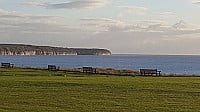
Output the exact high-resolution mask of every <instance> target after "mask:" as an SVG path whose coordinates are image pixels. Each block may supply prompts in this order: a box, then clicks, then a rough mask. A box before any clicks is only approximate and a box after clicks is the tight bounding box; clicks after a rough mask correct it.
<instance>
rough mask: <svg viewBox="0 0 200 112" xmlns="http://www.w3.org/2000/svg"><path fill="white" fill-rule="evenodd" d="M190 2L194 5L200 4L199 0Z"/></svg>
mask: <svg viewBox="0 0 200 112" xmlns="http://www.w3.org/2000/svg"><path fill="white" fill-rule="evenodd" d="M192 3H193V4H196V5H200V0H193V1H192Z"/></svg>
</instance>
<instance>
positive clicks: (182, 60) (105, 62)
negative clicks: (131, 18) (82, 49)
mask: <svg viewBox="0 0 200 112" xmlns="http://www.w3.org/2000/svg"><path fill="white" fill-rule="evenodd" d="M0 62H1V63H13V64H15V66H21V67H47V65H56V66H59V67H60V68H80V67H83V66H91V67H99V68H114V69H128V70H139V69H141V68H143V69H158V70H161V71H162V73H166V74H188V75H200V56H196V55H195V56H193V55H139V54H128V55H125V54H123V55H122V54H114V55H111V56H89V55H82V56H81V55H79V56H0Z"/></svg>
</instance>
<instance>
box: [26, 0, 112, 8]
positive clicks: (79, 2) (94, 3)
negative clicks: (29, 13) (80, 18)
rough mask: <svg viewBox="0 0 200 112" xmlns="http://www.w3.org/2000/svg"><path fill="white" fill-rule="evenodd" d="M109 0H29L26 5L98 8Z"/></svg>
mask: <svg viewBox="0 0 200 112" xmlns="http://www.w3.org/2000/svg"><path fill="white" fill-rule="evenodd" d="M110 1H111V0H75V1H68V2H64V3H48V2H47V3H38V2H29V3H26V4H27V5H32V6H40V7H44V8H50V9H81V8H99V7H104V6H105V5H106V4H107V3H109V2H110Z"/></svg>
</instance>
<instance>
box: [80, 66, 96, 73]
mask: <svg viewBox="0 0 200 112" xmlns="http://www.w3.org/2000/svg"><path fill="white" fill-rule="evenodd" d="M83 73H91V74H93V73H96V68H92V67H83Z"/></svg>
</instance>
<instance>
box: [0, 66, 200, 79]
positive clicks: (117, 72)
mask: <svg viewBox="0 0 200 112" xmlns="http://www.w3.org/2000/svg"><path fill="white" fill-rule="evenodd" d="M0 69H2V67H0ZM3 69H13V70H14V69H30V70H45V71H48V68H47V67H22V66H15V67H13V68H3ZM95 69H96V73H83V68H63V67H62V68H59V69H58V70H56V71H53V72H65V73H75V74H77V73H79V74H82V75H108V76H109V75H110V76H112V75H113V76H139V77H200V75H197V74H175V73H174V74H172V73H169V74H167V73H162V72H161V75H160V76H156V75H145V76H144V75H141V74H140V71H139V70H128V69H114V68H95Z"/></svg>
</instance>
